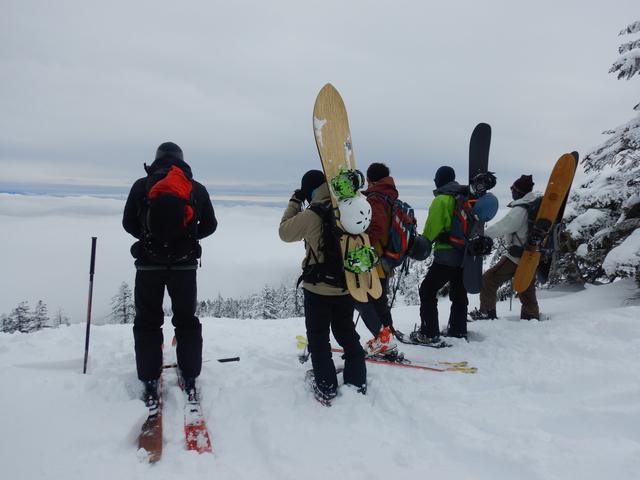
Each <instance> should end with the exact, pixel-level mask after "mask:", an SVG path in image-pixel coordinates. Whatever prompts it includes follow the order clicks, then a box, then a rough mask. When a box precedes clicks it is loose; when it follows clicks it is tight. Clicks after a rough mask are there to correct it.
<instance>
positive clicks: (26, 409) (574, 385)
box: [0, 281, 640, 480]
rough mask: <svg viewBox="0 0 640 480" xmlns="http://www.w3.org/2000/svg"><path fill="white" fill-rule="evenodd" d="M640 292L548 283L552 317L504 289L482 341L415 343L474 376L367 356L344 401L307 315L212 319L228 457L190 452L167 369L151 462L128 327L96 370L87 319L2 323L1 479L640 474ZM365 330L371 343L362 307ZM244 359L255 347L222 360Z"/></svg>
mask: <svg viewBox="0 0 640 480" xmlns="http://www.w3.org/2000/svg"><path fill="white" fill-rule="evenodd" d="M633 293H634V288H633V284H632V283H631V282H629V281H621V282H616V283H614V284H611V285H604V286H588V288H587V289H586V290H585V291H579V292H570V291H560V290H552V291H542V292H541V293H540V297H541V308H542V310H543V312H544V314H545V315H547V316H548V317H549V320H546V321H541V322H528V321H520V320H519V319H518V315H517V310H518V308H517V300H516V301H515V302H514V309H513V311H509V304H508V302H502V303H501V304H499V306H498V308H499V310H498V312H499V315H500V318H499V319H498V320H496V321H479V322H473V323H470V324H469V331H470V341H469V342H468V343H466V342H464V341H462V340H455V341H454V345H453V347H452V348H448V349H441V350H432V349H428V348H423V347H417V346H410V345H402V347H401V350H402V351H404V352H405V354H406V355H407V357H409V358H412V359H414V360H416V361H417V360H424V361H427V360H431V361H435V360H437V361H443V360H446V361H461V360H466V361H468V362H469V364H470V365H472V366H475V367H478V369H479V370H478V372H477V373H475V374H465V373H458V372H445V373H438V372H431V371H421V370H414V369H409V368H403V367H396V366H386V365H372V364H368V379H369V380H368V381H369V391H368V393H367V395H366V396H363V395H360V394H358V393H356V392H355V391H354V390H353V389H350V388H347V387H344V386H343V387H341V389H340V394H339V396H338V397H337V399H336V400H335V401H334V405H333V406H332V407H330V408H326V407H323V406H321V405H320V404H318V403H317V402H316V401H315V400H314V399H313V397H312V395H311V394H310V393H309V392H308V390H307V388H306V386H305V384H304V382H303V377H304V372H305V371H306V369H307V368H310V366H309V363H307V364H306V365H301V364H300V363H299V361H298V355H299V354H300V353H301V352H300V351H299V350H298V349H297V347H296V340H295V336H296V335H298V334H304V324H303V320H302V319H299V318H293V319H287V320H268V321H267V320H236V319H214V318H206V319H203V324H204V337H205V349H204V357H205V359H206V360H208V361H207V362H206V363H204V365H203V374H202V376H201V381H200V385H201V389H202V398H203V408H204V412H205V415H206V417H207V421H208V424H209V428H210V431H211V435H212V440H213V450H214V454H213V455H211V454H204V455H198V454H196V453H194V452H187V451H186V450H185V442H184V435H183V433H182V411H181V408H182V405H183V403H184V398H183V394H182V392H181V391H180V390H179V389H178V387H177V386H175V376H174V374H173V373H172V372H170V371H168V372H167V373H166V374H165V384H164V392H165V399H166V404H165V410H164V412H165V414H164V422H165V423H164V428H165V432H164V438H165V443H164V455H163V458H162V459H161V460H160V462H158V463H156V464H154V465H147V464H143V463H141V462H140V461H139V459H138V456H137V453H136V442H137V434H138V432H139V428H140V426H141V424H142V422H143V420H144V418H145V413H146V412H145V407H144V405H143V403H142V402H141V401H140V400H139V399H138V395H139V393H140V388H139V385H138V382H137V380H136V376H135V365H134V355H133V342H132V334H131V326H130V325H106V326H99V327H93V328H92V330H91V347H90V350H91V362H90V374H88V375H83V374H82V373H81V372H82V352H83V347H84V336H85V326H84V325H82V324H79V325H72V326H71V327H62V328H61V329H58V330H45V331H41V332H38V333H34V334H28V335H27V334H13V335H9V334H0V362H2V364H3V365H4V366H5V368H3V369H2V370H0V380H1V382H2V384H3V385H4V388H3V389H2V391H1V392H0V405H2V409H1V412H2V413H1V414H0V441H1V443H2V445H3V447H2V449H1V450H0V465H2V471H3V478H7V479H21V480H31V479H34V480H35V479H40V480H42V479H61V478H64V479H65V480H72V479H83V480H85V479H87V478H92V479H94V480H103V479H104V480H107V479H109V480H112V479H114V478H126V479H142V478H149V479H151V478H153V479H154V480H161V479H170V478H171V479H173V478H189V479H192V480H197V479H209V478H221V479H278V480H283V479H298V478H308V479H325V478H349V479H372V478H376V479H377V478H389V477H391V478H403V479H422V478H438V479H439V480H446V479H456V480H461V479H491V480H495V479H497V478H498V479H516V478H517V479H580V480H586V479H602V478H615V479H629V480H630V479H637V478H640V389H639V385H640V369H638V368H637V365H638V364H639V363H640V362H639V360H640V321H639V318H640V307H639V306H638V305H639V303H638V301H632V302H628V301H626V300H627V299H628V298H629V297H630V296H632V295H633ZM471 304H472V305H471V306H472V307H473V306H475V305H477V297H476V296H471ZM447 308H448V301H446V300H442V301H441V312H443V311H446V309H447ZM394 318H395V325H396V327H397V328H398V329H400V330H403V331H409V330H411V329H412V328H413V325H414V323H415V322H416V321H417V320H418V311H417V307H399V308H396V309H394ZM167 323H169V322H167ZM441 323H442V319H441ZM358 330H359V331H360V333H361V336H362V337H367V338H363V341H364V340H367V339H368V335H367V334H366V331H365V330H364V328H363V325H362V322H359V323H358ZM165 333H166V336H167V337H170V335H171V329H170V327H169V326H167V328H166V332H165ZM166 355H167V361H170V356H171V355H172V352H171V349H167V352H166ZM231 356H240V357H241V360H240V362H235V363H218V362H216V361H215V360H216V359H217V358H222V357H231ZM334 358H335V359H336V360H337V363H338V364H340V359H339V358H337V355H335V356H334Z"/></svg>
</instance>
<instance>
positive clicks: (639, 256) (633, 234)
mask: <svg viewBox="0 0 640 480" xmlns="http://www.w3.org/2000/svg"><path fill="white" fill-rule="evenodd" d="M634 33H640V21H638V22H635V23H633V24H631V25H629V27H627V28H626V29H625V30H623V31H622V32H620V34H621V35H624V34H634ZM619 53H620V55H621V56H620V58H618V60H617V61H616V62H615V63H614V64H613V66H612V67H611V70H610V72H611V73H615V72H617V73H618V79H621V78H626V79H627V80H629V79H631V78H632V77H633V76H634V75H635V74H636V73H639V72H640V39H636V40H634V41H630V42H628V43H625V44H623V45H622V46H621V47H620V49H619ZM634 110H635V111H639V112H640V103H639V104H637V105H636V106H635V107H634ZM604 133H605V134H609V135H610V137H609V138H608V139H607V140H606V141H605V142H604V143H603V144H602V145H600V146H599V147H597V148H595V149H593V150H592V151H590V152H588V154H587V155H586V156H585V158H584V159H583V161H582V164H583V165H584V167H585V172H586V173H589V174H590V175H589V176H587V177H586V179H585V180H583V182H582V184H581V185H580V186H579V188H577V189H575V190H574V191H573V193H572V194H571V196H570V203H569V205H568V208H567V211H566V214H565V219H567V224H568V226H567V231H568V233H569V234H570V235H571V237H572V240H573V245H571V246H572V248H573V249H574V250H575V251H576V259H577V263H578V265H579V267H580V270H581V273H582V274H583V275H584V278H585V279H586V281H588V282H595V281H612V280H614V279H616V278H620V277H628V276H632V275H635V277H636V283H638V285H639V286H640V275H639V273H640V232H639V231H638V227H640V114H638V115H637V116H636V117H635V118H633V119H632V120H630V121H629V122H627V123H626V124H624V125H621V126H619V127H617V128H615V129H614V130H609V131H606V132H604ZM575 263H576V262H567V261H565V262H564V264H565V266H566V268H567V270H566V271H565V272H564V273H563V274H562V275H563V276H564V277H565V278H566V279H569V280H571V277H572V275H573V276H574V277H575V275H576V271H575V270H574V272H573V273H572V272H570V269H569V267H568V266H569V265H570V264H574V265H575Z"/></svg>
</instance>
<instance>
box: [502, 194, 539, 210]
mask: <svg viewBox="0 0 640 480" xmlns="http://www.w3.org/2000/svg"><path fill="white" fill-rule="evenodd" d="M536 198H538V196H537V195H536V194H535V193H533V192H529V193H527V194H526V195H525V196H524V197H522V198H519V199H518V200H513V201H511V202H510V203H509V204H507V207H515V206H517V205H527V204H529V203H531V202H533V201H534V200H535V199H536Z"/></svg>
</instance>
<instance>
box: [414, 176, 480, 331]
mask: <svg viewBox="0 0 640 480" xmlns="http://www.w3.org/2000/svg"><path fill="white" fill-rule="evenodd" d="M455 179H456V173H455V171H454V169H453V168H451V167H448V166H443V167H440V168H439V169H438V171H437V172H436V176H435V179H434V182H435V185H436V190H434V192H433V194H434V195H435V197H436V198H435V199H434V200H433V202H431V206H430V207H429V215H428V217H427V221H426V223H425V226H424V231H423V232H422V236H424V237H425V238H426V239H427V240H428V241H429V242H430V243H431V245H432V248H433V263H432V264H431V266H430V267H429V270H428V271H427V275H426V276H425V278H424V280H423V281H422V284H421V285H420V290H419V294H420V328H419V329H418V330H416V331H415V332H412V333H411V335H410V338H411V339H412V340H415V341H417V342H420V343H425V344H429V343H439V342H440V341H441V340H440V335H441V333H440V325H439V322H438V296H437V295H438V292H439V291H440V290H441V289H442V287H444V286H445V285H446V284H447V282H449V298H450V299H451V311H450V313H449V324H448V327H447V329H446V330H445V331H443V332H442V335H444V336H447V337H456V338H466V337H467V307H468V305H469V300H468V298H467V290H466V289H465V287H464V283H463V279H462V255H463V254H462V252H460V251H459V250H457V249H455V248H453V247H452V246H451V245H450V244H449V242H448V239H449V233H450V232H451V226H452V223H453V214H454V209H455V196H454V195H455V194H461V195H466V194H467V193H468V187H467V186H466V185H460V184H459V183H458V182H456V181H455Z"/></svg>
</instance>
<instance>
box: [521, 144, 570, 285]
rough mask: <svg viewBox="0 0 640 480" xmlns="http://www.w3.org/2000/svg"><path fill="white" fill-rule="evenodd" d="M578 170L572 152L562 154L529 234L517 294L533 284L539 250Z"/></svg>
mask: <svg viewBox="0 0 640 480" xmlns="http://www.w3.org/2000/svg"><path fill="white" fill-rule="evenodd" d="M575 171H576V159H575V157H574V156H573V155H572V154H570V153H566V154H564V155H562V156H561V157H560V158H559V159H558V161H557V162H556V164H555V166H554V167H553V171H552V172H551V176H550V177H549V183H548V184H547V189H546V190H545V192H544V196H543V197H542V203H541V204H540V209H539V210H538V215H537V217H536V221H535V224H534V227H533V232H532V234H530V235H529V240H528V241H527V243H526V244H525V250H524V253H523V254H522V257H521V258H520V263H519V264H518V268H517V270H516V273H515V276H514V277H513V289H514V290H515V291H516V292H524V291H525V290H526V289H527V288H528V287H529V285H531V282H532V281H533V277H534V275H535V274H536V269H537V268H538V262H539V261H540V256H541V252H540V251H539V248H540V247H541V246H544V245H545V243H546V242H547V240H548V236H549V231H550V229H551V226H552V225H553V223H554V222H555V221H556V218H557V217H558V212H559V211H560V208H561V207H562V205H563V204H564V201H565V198H566V197H567V195H568V194H569V189H570V188H571V183H572V182H573V176H574V174H575ZM536 230H539V233H540V235H541V236H542V242H541V243H540V244H539V245H532V244H531V238H532V235H533V234H535V232H536Z"/></svg>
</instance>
